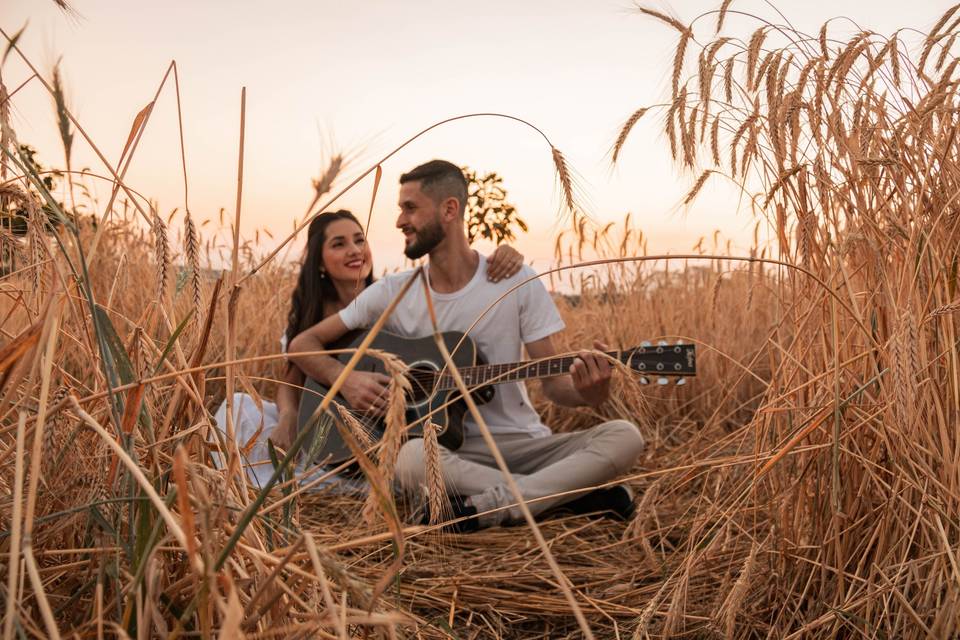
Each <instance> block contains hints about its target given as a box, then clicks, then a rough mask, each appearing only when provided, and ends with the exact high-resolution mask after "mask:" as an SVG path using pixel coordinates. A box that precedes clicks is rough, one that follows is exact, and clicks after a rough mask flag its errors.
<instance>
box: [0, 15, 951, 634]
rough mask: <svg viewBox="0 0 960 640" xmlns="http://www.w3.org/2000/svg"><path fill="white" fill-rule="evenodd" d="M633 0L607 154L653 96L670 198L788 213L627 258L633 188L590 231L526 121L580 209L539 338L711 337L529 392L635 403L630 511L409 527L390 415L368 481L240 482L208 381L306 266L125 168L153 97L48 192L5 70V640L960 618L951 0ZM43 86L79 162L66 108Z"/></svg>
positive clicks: (0, 287)
mask: <svg viewBox="0 0 960 640" xmlns="http://www.w3.org/2000/svg"><path fill="white" fill-rule="evenodd" d="M641 11H642V12H643V13H645V14H647V16H648V17H649V19H651V20H656V21H659V22H662V23H663V28H665V29H672V30H674V31H675V32H676V37H677V47H676V52H675V62H674V66H673V70H672V76H671V79H672V82H671V85H672V87H671V94H670V95H669V96H667V97H666V99H665V100H664V101H663V102H662V103H660V104H655V105H651V106H645V107H643V108H640V109H638V110H637V111H636V112H635V113H634V114H632V115H630V116H629V117H628V118H627V119H626V120H625V123H624V125H623V128H622V130H621V134H620V136H619V138H618V139H617V141H616V144H615V146H614V148H613V150H612V159H613V161H614V162H616V160H617V158H618V156H619V154H620V153H621V152H622V151H623V150H624V149H625V147H626V146H628V145H629V144H630V142H631V129H632V128H633V127H634V125H635V124H636V123H637V122H638V121H639V120H640V119H641V118H660V122H661V123H662V125H663V133H664V140H665V143H666V144H669V146H670V150H671V152H672V154H673V158H674V160H675V161H676V162H677V164H678V165H679V166H681V167H682V168H683V169H685V170H686V172H687V175H688V176H689V180H690V184H691V189H690V192H689V194H688V196H687V197H686V199H685V203H684V204H686V203H689V202H690V201H692V200H693V199H694V198H696V196H697V194H698V192H699V191H700V189H701V188H702V187H703V186H704V184H705V183H706V182H708V181H713V180H718V181H719V180H727V181H731V182H732V183H733V184H735V185H738V187H740V188H742V193H743V200H744V203H745V205H746V207H745V208H746V209H747V210H748V211H749V212H751V213H752V215H754V216H755V217H756V220H757V224H758V225H760V226H762V227H764V228H767V229H771V230H772V232H773V235H774V237H775V238H776V239H777V242H776V243H775V244H774V245H772V246H766V245H761V244H760V243H758V242H755V243H754V245H755V246H754V247H753V248H752V250H751V251H750V253H749V254H748V255H734V254H731V253H730V252H729V251H728V250H726V249H725V248H724V247H723V245H722V242H719V241H718V240H717V239H716V238H714V239H713V240H712V241H711V239H709V238H703V239H700V242H697V243H696V245H694V243H693V242H691V245H692V246H693V249H690V250H689V251H688V253H685V254H683V255H681V256H676V255H675V256H672V257H669V258H667V257H664V256H654V255H647V251H646V243H645V239H644V236H643V233H642V230H641V229H639V228H638V227H637V226H636V224H635V223H634V222H632V221H631V220H630V218H629V217H627V218H625V219H624V220H623V221H622V222H621V223H619V224H616V225H608V226H607V227H604V228H600V227H598V226H596V225H594V224H593V223H592V222H591V220H590V219H589V218H588V217H587V216H585V215H583V214H582V213H581V212H579V211H578V209H577V204H576V200H577V198H576V188H575V185H574V184H573V183H572V181H571V178H570V171H569V169H568V168H567V165H566V160H565V158H564V156H563V154H562V153H561V152H560V150H559V149H556V148H555V147H553V146H552V145H549V146H548V147H547V148H546V150H545V153H546V154H549V155H550V156H551V157H552V159H553V161H554V162H555V164H556V167H557V171H558V177H559V181H560V184H561V186H562V189H561V190H562V192H563V194H564V197H565V199H566V201H567V203H568V205H569V207H570V209H571V212H570V213H571V215H570V218H569V220H570V224H569V225H568V228H567V229H566V230H565V231H563V232H562V233H561V234H560V235H559V236H558V237H557V239H556V258H557V260H556V262H557V267H558V268H559V269H561V270H560V271H557V272H555V273H553V274H551V275H549V276H547V277H548V278H550V279H553V280H552V281H554V282H555V283H556V282H558V281H563V282H565V283H566V286H569V287H571V288H574V289H576V290H577V292H578V295H577V296H558V304H559V305H560V307H561V312H562V314H563V316H564V319H565V321H566V323H567V326H568V330H567V331H566V332H565V334H564V341H565V342H564V344H562V345H561V347H562V348H564V349H574V348H578V347H579V346H580V345H582V344H584V343H586V342H589V340H590V339H592V338H594V337H596V338H598V339H602V340H604V341H606V342H608V343H609V344H611V345H618V346H628V345H631V344H636V343H637V342H639V341H641V340H644V339H661V338H662V339H669V340H676V339H683V340H684V341H688V342H694V343H696V344H697V345H698V350H699V354H700V358H699V359H700V362H699V364H698V375H697V377H696V378H695V379H694V380H693V381H692V382H691V383H690V384H688V385H686V386H683V387H675V386H666V387H660V386H657V385H651V386H643V385H640V384H638V383H637V381H636V380H635V379H631V378H627V377H620V378H619V379H618V385H619V386H618V388H617V390H616V392H615V393H614V394H613V399H612V400H611V401H610V402H608V403H607V404H606V405H604V406H603V408H602V409H601V410H600V412H599V413H597V412H593V411H587V410H571V409H562V408H557V407H553V406H547V405H546V403H545V402H543V401H542V399H541V398H540V397H538V396H537V395H536V393H535V391H536V390H535V389H534V399H535V400H536V401H537V403H538V405H539V407H540V408H541V410H542V412H543V415H544V418H545V422H546V423H548V424H551V425H552V426H554V427H555V430H557V431H568V430H573V429H578V428H582V427H585V426H588V425H591V424H593V423H595V422H596V421H597V420H598V419H600V418H613V417H623V416H628V417H630V418H632V419H633V420H635V421H636V422H637V423H638V424H639V426H640V428H641V430H642V432H643V434H644V436H645V437H646V439H647V441H648V443H649V446H648V448H647V450H646V452H645V454H644V457H643V458H642V460H641V461H640V462H639V464H638V465H637V466H636V468H635V469H633V471H632V472H631V474H630V476H629V477H628V478H627V479H626V481H627V482H629V483H630V485H631V486H632V487H633V488H634V489H635V490H636V493H637V495H638V498H637V500H638V509H637V512H636V515H635V516H634V518H633V519H632V520H631V521H630V522H628V523H626V525H624V524H623V523H613V522H608V521H604V520H591V519H586V518H583V517H560V518H553V519H548V520H544V521H542V522H539V523H537V525H536V526H535V527H531V526H522V527H515V528H504V529H491V530H487V531H482V532H479V533H476V534H472V535H463V536H461V535H452V534H441V533H438V531H437V529H436V527H424V526H413V525H411V524H409V522H410V511H411V506H410V505H409V504H407V503H405V502H404V501H403V500H400V501H397V502H395V501H394V498H393V496H392V493H391V492H390V491H389V490H388V488H387V478H388V477H389V470H390V468H391V465H392V460H391V459H390V457H391V454H390V451H391V450H393V451H394V452H395V447H391V446H389V445H386V446H384V447H383V448H382V449H377V448H374V449H369V450H367V451H366V452H362V454H361V457H362V458H363V460H362V464H361V467H362V469H363V471H364V473H365V474H366V475H367V479H368V480H369V482H370V485H371V486H372V487H373V490H372V491H371V493H370V496H371V497H364V496H362V495H355V494H350V493H343V492H339V491H336V490H334V489H331V488H325V489H320V490H314V491H306V490H303V489H301V488H298V485H297V484H296V483H295V482H293V481H292V480H291V473H290V472H289V471H285V472H283V473H279V472H278V474H277V476H278V482H277V483H276V486H274V487H273V488H272V489H271V490H270V491H266V492H258V491H255V490H253V489H251V488H250V487H249V486H248V484H247V483H245V482H244V476H243V472H242V470H241V469H240V468H239V460H240V459H241V455H242V453H243V448H244V446H245V444H246V443H242V442H239V443H232V442H229V441H224V440H221V439H219V438H217V437H216V433H217V430H216V429H215V428H214V426H213V424H212V415H211V411H212V410H213V409H214V408H215V407H216V406H217V405H218V404H219V403H220V402H221V401H222V400H223V399H224V398H225V397H227V396H229V395H230V394H231V393H232V392H234V391H245V392H248V393H251V394H253V395H259V396H262V397H265V398H267V397H272V394H273V392H274V386H273V383H272V381H273V380H275V379H276V378H278V377H279V374H280V372H281V370H282V366H283V361H282V360H281V358H280V356H279V354H278V353H277V351H278V347H277V343H276V338H277V336H278V335H279V333H280V332H281V331H282V328H283V327H284V326H285V314H286V308H287V304H288V301H289V295H290V291H291V288H292V286H293V284H294V282H295V277H294V276H295V270H296V265H295V264H291V263H290V262H289V261H284V260H281V259H279V258H278V256H277V255H276V253H274V252H271V253H266V252H263V251H261V250H260V249H259V248H258V246H259V245H258V243H257V242H256V239H255V238H253V239H247V240H243V239H241V238H239V236H238V235H235V234H234V235H232V237H231V236H230V234H229V233H227V234H223V235H220V236H216V237H213V236H211V237H208V238H204V237H203V236H202V235H201V234H200V233H199V232H198V229H197V226H196V224H195V223H194V221H193V220H192V219H191V216H190V214H189V212H178V213H175V214H172V215H161V214H160V213H159V212H158V211H156V210H155V209H154V208H152V206H151V205H150V203H149V201H147V200H145V199H143V198H140V197H139V196H138V195H137V194H136V193H135V192H134V191H133V190H132V189H133V187H131V186H129V185H126V184H125V183H124V182H123V181H122V180H121V179H120V177H121V174H122V171H123V166H124V162H129V159H130V158H131V157H132V155H133V154H134V153H135V149H136V144H137V140H138V139H139V133H140V132H142V130H143V128H144V127H146V126H148V121H149V114H150V111H149V108H148V109H145V110H144V112H141V114H140V115H139V116H138V118H137V121H136V122H134V125H133V129H132V130H131V138H130V141H129V142H128V151H125V153H124V156H125V159H124V161H123V162H121V163H120V165H118V166H116V167H114V170H115V171H116V174H115V175H112V176H107V177H106V178H105V180H106V182H105V184H106V185H107V186H109V187H111V188H112V189H113V191H112V196H111V197H110V198H109V200H105V201H94V200H90V199H89V197H88V196H86V195H85V194H86V193H89V192H90V190H88V189H84V188H83V186H84V185H85V184H86V183H88V182H89V181H92V180H96V179H97V178H94V177H91V176H89V175H82V176H81V175H76V174H73V173H71V170H72V168H71V167H70V166H66V167H64V168H63V169H64V171H65V173H64V174H63V175H64V178H63V180H64V181H66V182H67V183H68V184H69V186H70V200H69V202H72V203H73V204H74V205H76V203H78V202H83V203H84V204H85V209H84V210H85V211H87V212H88V213H85V214H84V215H82V216H81V215H78V214H76V213H74V212H75V211H76V209H77V208H76V206H72V207H70V206H61V205H60V204H59V203H58V201H57V198H54V197H53V196H52V195H51V194H49V193H47V192H46V190H45V188H44V186H43V182H42V176H40V175H38V174H37V172H36V170H35V168H34V167H32V166H31V165H30V164H29V163H27V162H25V161H24V157H23V155H22V154H20V153H18V152H17V140H16V132H15V131H13V129H12V127H11V126H10V124H9V115H8V113H9V111H8V106H7V105H8V101H7V99H6V97H7V91H8V89H7V88H6V87H3V88H2V89H0V104H2V105H3V108H2V109H0V119H2V121H3V130H2V133H3V142H2V150H3V158H2V160H3V169H2V177H0V204H2V209H3V211H4V212H7V211H10V210H14V209H21V210H25V211H27V212H28V213H29V216H28V217H27V219H28V221H29V222H28V223H27V225H26V229H24V230H23V233H22V234H14V233H13V231H12V228H9V227H5V228H4V229H3V230H2V234H3V235H2V255H3V259H4V274H3V276H2V278H0V294H2V295H0V313H2V323H0V332H2V334H3V335H2V337H0V344H2V346H0V487H2V490H3V493H2V496H0V553H2V554H3V557H4V560H5V561H4V563H3V571H2V572H0V575H2V578H0V594H2V598H0V602H2V603H3V604H2V614H0V615H2V616H3V621H4V630H3V633H4V639H5V640H6V638H13V637H76V638H87V637H97V638H101V637H138V638H147V637H165V638H175V637H197V636H199V637H213V636H220V637H229V638H234V637H248V638H270V637H322V638H346V637H354V636H357V637H361V636H362V637H367V636H370V635H372V636H374V637H389V638H395V637H397V638H399V637H418V638H421V637H422V638H447V637H453V638H558V637H597V638H638V639H639V638H679V637H688V638H714V637H717V638H808V637H842V638H854V637H862V638H927V637H934V638H950V637H956V636H957V634H958V633H960V602H958V597H960V564H958V555H960V438H958V426H960V362H958V357H960V342H958V339H960V337H958V330H960V315H958V312H960V294H958V291H957V285H958V281H957V279H958V269H960V249H958V247H960V239H958V226H960V202H958V194H960V156H958V154H960V144H958V142H957V134H958V128H960V126H958V125H960V90H958V87H960V79H957V77H956V76H957V63H958V59H957V58H956V57H955V56H954V55H953V53H952V49H953V46H954V44H955V41H956V40H957V38H958V36H960V5H958V6H956V7H953V8H951V9H950V10H949V11H947V12H946V13H945V14H943V16H941V17H940V18H939V19H937V21H936V22H935V24H934V27H933V28H932V29H931V30H930V31H929V33H926V34H921V35H917V34H915V33H913V32H911V31H909V30H902V31H899V32H897V33H895V34H890V35H881V34H877V33H873V32H870V31H862V32H860V33H858V34H857V35H856V36H855V37H853V38H852V39H850V40H846V41H836V40H834V39H833V38H832V37H831V29H830V24H829V23H828V24H825V25H824V27H823V29H822V30H821V31H820V32H819V33H818V34H803V33H799V32H796V31H794V30H792V29H790V28H789V27H786V26H784V25H782V24H775V23H768V22H765V21H763V20H760V19H759V18H751V17H749V16H740V17H746V18H751V19H752V20H753V21H754V22H755V30H754V31H752V32H746V33H729V32H728V31H726V30H725V29H724V23H725V21H726V20H727V19H728V18H729V16H730V14H731V13H732V12H735V11H736V6H735V5H734V6H732V7H731V2H730V0H724V2H723V3H722V5H721V6H720V7H719V8H718V9H717V10H716V11H712V12H708V13H706V14H704V15H703V16H701V17H700V18H698V19H697V20H696V21H694V23H693V24H683V23H681V22H679V21H678V20H676V19H675V18H673V17H671V16H669V15H665V14H662V13H659V12H657V11H655V10H653V9H647V8H641ZM738 24H739V23H738ZM4 35H6V34H4ZM8 39H10V37H9V36H8ZM17 53H19V51H17ZM41 80H42V81H43V82H44V83H45V84H47V87H48V89H49V90H50V92H51V95H52V96H53V97H54V98H56V97H57V96H58V95H61V96H62V93H61V90H60V89H59V82H58V81H57V78H56V77H54V78H52V79H51V80H50V81H49V83H48V81H47V80H44V79H42V76H41ZM15 99H16V96H13V98H12V99H11V102H14V103H15ZM58 104H59V105H60V117H61V132H62V133H63V138H64V145H65V147H67V148H68V153H67V157H68V158H69V146H70V145H71V144H73V143H75V142H76V143H79V140H80V139H81V138H83V137H85V134H83V132H82V130H80V129H78V128H77V126H78V123H77V122H76V121H74V120H73V119H72V115H71V114H70V113H69V110H68V109H67V107H66V106H65V105H64V104H62V100H61V101H60V102H59V103H58ZM625 115H626V114H625ZM85 142H87V143H89V144H93V141H90V140H85ZM548 143H549V141H548ZM339 168H340V159H339V158H335V159H334V161H333V162H331V165H330V166H329V167H328V168H327V171H326V173H325V174H324V175H323V176H320V177H318V178H317V179H316V180H315V181H314V187H315V191H316V194H315V195H316V197H315V198H314V200H313V202H311V203H310V206H309V207H308V209H307V212H308V213H311V212H317V211H319V210H321V209H322V208H323V207H325V206H326V203H328V202H330V201H332V199H333V196H335V195H336V192H337V190H338V189H340V187H339V186H334V185H336V184H337V181H336V179H337V178H338V172H339ZM375 169H376V165H373V166H371V167H370V170H371V171H373V170H375ZM350 186H352V185H345V187H344V188H349V187H350ZM91 211H92V212H93V213H92V215H91V213H89V212H91ZM684 251H687V249H684ZM281 257H282V256H281ZM375 259H376V258H375ZM218 265H221V266H222V265H226V268H223V269H220V268H217V267H218ZM598 331H599V332H600V335H598ZM396 378H397V380H398V381H399V378H400V376H396ZM399 387H400V385H399V383H397V384H394V388H399ZM394 397H395V398H399V397H402V396H400V395H399V394H395V395H394ZM394 422H395V421H394ZM401 427H402V425H392V427H391V428H394V430H395V431H396V430H397V429H399V428H401ZM214 452H221V453H223V455H224V456H225V459H226V460H227V461H228V463H227V465H226V467H225V468H223V469H221V468H218V467H217V466H216V465H214V464H213V462H212V459H211V453H214Z"/></svg>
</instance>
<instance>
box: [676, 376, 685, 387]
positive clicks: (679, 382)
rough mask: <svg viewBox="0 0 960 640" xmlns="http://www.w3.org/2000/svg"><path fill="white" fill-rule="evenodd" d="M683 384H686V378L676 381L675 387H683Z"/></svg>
mask: <svg viewBox="0 0 960 640" xmlns="http://www.w3.org/2000/svg"><path fill="white" fill-rule="evenodd" d="M685 384H687V379H686V378H680V379H679V380H677V386H678V387H682V386H684V385H685Z"/></svg>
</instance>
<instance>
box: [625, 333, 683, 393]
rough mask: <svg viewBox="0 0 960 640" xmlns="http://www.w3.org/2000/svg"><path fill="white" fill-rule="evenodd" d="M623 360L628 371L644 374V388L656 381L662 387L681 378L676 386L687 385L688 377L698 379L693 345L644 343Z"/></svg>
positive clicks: (665, 342)
mask: <svg viewBox="0 0 960 640" xmlns="http://www.w3.org/2000/svg"><path fill="white" fill-rule="evenodd" d="M622 359H623V361H624V363H625V364H626V365H627V366H628V367H630V368H631V369H633V370H634V371H636V372H637V373H641V374H644V375H642V376H641V377H640V384H650V381H651V379H655V380H656V383H657V384H658V385H666V384H669V383H670V380H669V378H670V377H678V380H677V382H676V384H677V385H683V384H686V380H685V379H684V378H685V377H686V376H695V375H697V347H696V345H692V344H683V343H682V342H677V343H675V344H669V343H668V342H667V341H665V340H660V341H659V342H658V343H657V344H653V343H651V342H647V341H644V342H642V343H640V346H638V347H633V348H632V349H625V350H624V351H623V356H622Z"/></svg>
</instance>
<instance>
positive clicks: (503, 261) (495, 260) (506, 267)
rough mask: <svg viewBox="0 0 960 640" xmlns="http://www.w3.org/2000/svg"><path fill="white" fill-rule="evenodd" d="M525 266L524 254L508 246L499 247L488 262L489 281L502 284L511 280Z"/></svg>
mask: <svg viewBox="0 0 960 640" xmlns="http://www.w3.org/2000/svg"><path fill="white" fill-rule="evenodd" d="M522 266H523V254H522V253H520V252H519V251H517V250H516V249H514V248H513V247H511V246H510V245H507V244H502V245H500V246H499V247H497V249H496V251H494V252H493V253H491V254H490V258H489V259H488V260H487V280H489V281H490V282H500V281H501V280H503V279H504V278H509V277H510V276H512V275H514V274H515V273H516V272H517V271H520V267H522Z"/></svg>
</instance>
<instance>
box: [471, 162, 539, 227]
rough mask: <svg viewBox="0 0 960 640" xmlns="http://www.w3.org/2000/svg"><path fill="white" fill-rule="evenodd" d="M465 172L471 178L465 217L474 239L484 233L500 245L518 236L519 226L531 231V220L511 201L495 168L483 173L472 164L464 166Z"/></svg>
mask: <svg viewBox="0 0 960 640" xmlns="http://www.w3.org/2000/svg"><path fill="white" fill-rule="evenodd" d="M463 175H464V176H466V178H467V210H466V214H465V215H464V219H465V220H466V225H467V239H468V240H469V241H470V242H471V243H473V241H474V240H475V239H477V238H478V237H480V238H486V239H487V240H490V241H492V242H493V243H494V244H497V245H500V244H503V243H504V242H509V241H511V240H516V237H517V236H516V234H515V233H514V228H515V227H516V228H517V229H519V230H520V231H524V232H526V231H527V223H526V222H524V221H523V219H522V218H521V217H520V216H519V215H517V208H516V207H514V206H513V205H512V204H510V203H509V202H507V190H506V189H504V188H503V178H501V177H500V176H499V175H497V174H496V173H494V172H491V173H487V174H486V175H483V176H481V175H479V174H478V173H477V172H476V171H474V170H473V169H471V168H470V167H463Z"/></svg>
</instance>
